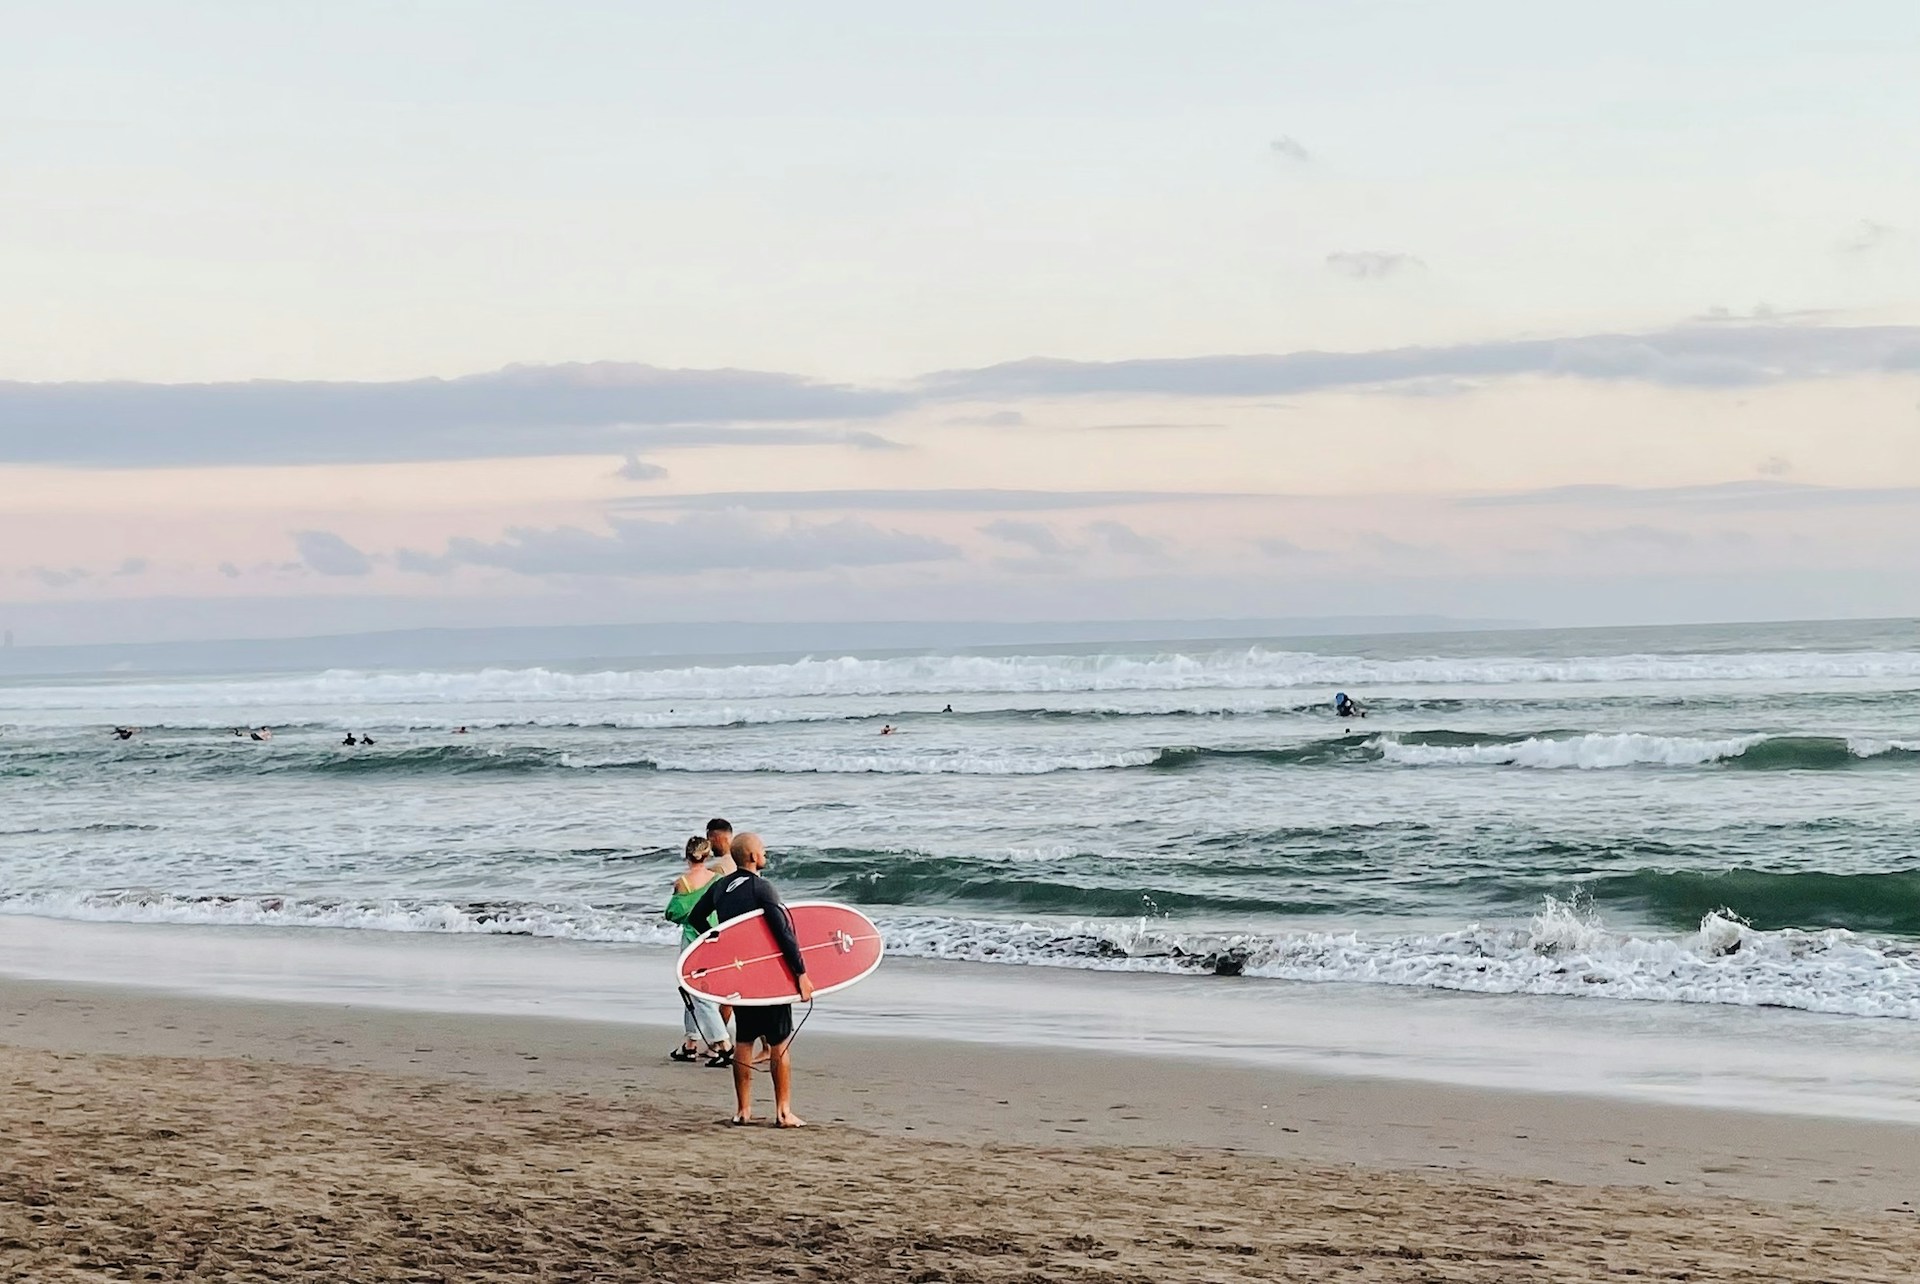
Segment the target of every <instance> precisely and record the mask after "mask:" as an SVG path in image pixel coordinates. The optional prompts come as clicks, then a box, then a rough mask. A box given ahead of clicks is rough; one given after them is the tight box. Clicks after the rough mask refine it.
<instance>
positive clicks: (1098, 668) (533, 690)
mask: <svg viewBox="0 0 1920 1284" xmlns="http://www.w3.org/2000/svg"><path fill="white" fill-rule="evenodd" d="M1819 679H1879V680H1903V679H1920V652H1914V651H1840V652H1817V651H1776V652H1756V653H1751V654H1685V655H1610V656H1578V657H1571V658H1531V657H1524V656H1486V657H1465V658H1462V657H1440V656H1431V657H1421V658H1413V659H1376V658H1369V657H1364V656H1338V655H1319V654H1315V653H1313V652H1305V651H1285V650H1274V649H1270V648H1267V647H1258V646H1256V647H1250V648H1245V649H1237V650H1213V651H1193V652H1162V653H1159V654H1149V653H1123V654H1105V655H1010V656H1009V655H994V656H986V655H929V656H904V657H890V658H883V659H869V658H860V657H855V656H835V657H817V658H814V657H810V658H807V659H802V660H795V661H792V662H788V663H781V664H736V665H697V666H691V667H685V668H672V669H620V670H605V671H600V672H593V673H570V672H566V671H562V670H554V669H545V668H528V669H482V670H478V671H474V672H445V673H440V672H419V673H390V672H369V671H360V670H350V669H335V670H329V671H327V672H324V673H319V674H314V675H310V676H287V677H263V678H256V677H246V678H226V679H219V680H183V681H174V682H152V681H149V682H138V681H132V682H128V681H116V682H90V683H81V684H67V685H35V686H25V687H19V688H15V689H13V690H11V691H9V693H8V695H9V704H10V706H12V707H14V708H16V709H19V710H22V711H35V710H41V711H44V710H53V709H100V710H103V711H107V712H109V714H110V716H121V715H120V714H119V713H118V712H115V711H118V710H123V709H128V708H140V709H155V710H165V709H203V708H207V709H224V708H231V709H256V708H275V707H318V708H327V709H339V708H346V707H354V706H366V705H401V706H406V705H428V706H444V705H465V706H480V705H490V704H514V703H562V704H564V703H577V702H600V701H608V700H628V701H648V700H662V701H665V700H688V701H694V700H708V701H720V702H725V701H728V700H768V699H802V698H817V697H851V696H863V697H867V696H906V695H948V694H955V695H961V694H967V693H1046V694H1062V693H1066V694H1076V693H1096V692H1147V691H1164V692H1174V691H1198V690H1223V691H1285V690H1290V689H1293V688H1297V687H1315V688H1327V689H1329V690H1330V689H1332V688H1333V687H1334V686H1347V687H1349V688H1351V687H1358V686H1422V685H1450V686H1479V685H1493V686H1507V685H1513V684H1517V683H1543V684H1555V683H1602V682H1663V683H1673V682H1716V681H1717V682H1751V681H1768V682H1792V681H1806V680H1819Z"/></svg>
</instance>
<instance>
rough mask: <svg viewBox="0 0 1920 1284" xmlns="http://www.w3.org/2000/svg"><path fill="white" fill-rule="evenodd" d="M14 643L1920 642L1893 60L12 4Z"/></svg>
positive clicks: (391, 6) (1913, 121)
mask: <svg viewBox="0 0 1920 1284" xmlns="http://www.w3.org/2000/svg"><path fill="white" fill-rule="evenodd" d="M5 9H6V11H7V12H6V19H7V20H6V28H7V30H8V33H9V35H8V39H7V40H6V41H5V42H0V626H4V627H6V628H9V629H11V630H12V631H13V633H14V634H15V636H16V638H17V640H18V641H19V642H20V643H22V644H30V643H36V642H50V643H66V642H88V641H144V640H158V639H169V638H181V637H195V636H243V635H244V636H260V635H264V636H271V635H279V634H296V633H310V632H316V631H355V630H362V629H378V628H400V627H417V626H422V625H490V624H519V623H617V622H628V621H662V620H665V621H675V620H681V621H721V620H736V619H752V620H771V621H778V620H824V619H832V620H861V619H869V620H880V619H886V620H938V619H969V620H1021V619H1029V620H1033V619H1045V620H1072V619H1102V618H1113V619H1121V618H1124V619H1142V618H1231V617H1307V616H1315V615H1354V614H1379V615H1401V614H1447V615H1455V616H1465V617H1476V618H1500V619H1525V620H1529V621H1538V622H1542V623H1547V624H1603V623H1638V622H1661V621H1681V620H1737V619H1758V618H1794V617H1811V616H1819V617H1826V616H1855V615H1858V616H1885V615H1907V614H1920V551H1917V550H1920V541H1916V540H1915V539H1913V537H1912V533H1913V532H1914V531H1915V530H1916V529H1920V170H1916V168H1915V167H1914V165H1913V164H1912V163H1911V158H1912V157H1913V156H1914V155H1916V154H1920V92H1916V91H1915V89H1914V87H1913V77H1912V75H1911V69H1912V68H1913V67H1914V66H1915V65H1920V8H1915V7H1914V6H1912V5H1909V4H1899V3H1875V2H1870V0H1853V2H1842V3H1836V4H1830V5H1823V6H1807V5H1802V4H1781V3H1764V2H1760V3H1743V4H1739V5H1735V4H1732V3H1701V2H1691V3H1690V2H1687V0H1668V2H1667V3H1662V4H1643V3H1633V2H1621V3H1612V4H1607V5H1598V4H1593V5H1540V4H1537V3H1525V4H1523V3H1493V2H1475V0H1462V2H1461V3H1457V4H1450V5H1445V6H1440V5H1418V4H1411V3H1405V4H1401V3H1359V4H1353V5H1343V6H1329V5H1324V4H1306V3H1302V4H1292V3H1280V2H1274V0H1269V2H1268V3H1261V4H1233V3H1215V4H1206V5H1190V4H1188V5H1180V4H1170V3H1168V4H1162V3H1128V2H1124V0H1110V2H1108V3H1099V4H1092V3H1089V4H1075V3H1064V2H1062V3H1050V4H1041V5H1036V4H1031V3H1027V4H1018V5H1015V4H997V3H983V2H978V0H976V2H974V3H969V4H965V5H958V4H954V5H945V4H929V5H914V6H902V5H884V4H878V3H872V4H868V3H836V2H833V0H821V3H817V4H814V5H809V6H772V5H762V4H727V3H714V4H708V5H703V6H697V7H694V8H691V9H690V8H688V7H686V6H668V5H664V4H659V5H656V4H650V3H641V2H638V0H628V2H623V3H585V2H584V0H547V2H545V3H542V4H539V5H533V4H524V3H521V4H505V3H487V2H485V0H463V2H461V3H452V2H447V3H430V2H413V3H407V2H404V0H402V2H399V3H393V2H385V3H362V2H360V0H331V2H330V3H317V2H315V3H300V2H296V0H288V2H286V3H280V4H275V5H258V4H247V3H241V2H240V0H229V2H224V3H211V2H201V3H193V2H190V0H176V2H173V3H157V4H156V3H107V2H104V0H94V2H90V0H74V2H72V3H66V4H62V5H58V6H52V5H25V4H20V5H6V6H5Z"/></svg>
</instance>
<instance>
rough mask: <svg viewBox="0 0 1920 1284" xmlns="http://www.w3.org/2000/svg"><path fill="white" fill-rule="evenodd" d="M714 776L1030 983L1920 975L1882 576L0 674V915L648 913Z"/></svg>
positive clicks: (655, 933) (649, 938)
mask: <svg viewBox="0 0 1920 1284" xmlns="http://www.w3.org/2000/svg"><path fill="white" fill-rule="evenodd" d="M4 672H5V670H4V668H3V667H0V674H4ZM1336 691H1346V692H1349V693H1352V694H1353V695H1354V696H1355V697H1357V698H1358V699H1359V700H1361V701H1362V702H1363V703H1364V705H1365V706H1366V708H1367V710H1368V716H1367V717H1366V718H1364V719H1345V720H1343V719H1340V718H1337V717H1335V716H1334V714H1333V710H1332V700H1333V696H1334V693H1335V692H1336ZM949 705H950V706H951V707H952V712H950V713H948V712H943V710H945V709H946V708H947V707H948V706H949ZM115 725H127V726H135V727H138V728H139V731H138V733H137V734H136V735H135V736H134V737H133V738H132V739H130V740H125V741H122V740H119V739H117V738H116V737H115V736H114V735H113V733H112V729H113V727H114V726H115ZM262 726H265V727H270V728H271V729H272V732H273V734H272V738H271V739H270V740H267V741H262V742H256V741H253V740H251V739H248V738H246V737H245V736H235V735H233V734H232V730H233V729H234V728H236V727H238V728H243V729H250V728H257V727H262ZM885 726H892V727H894V728H895V731H894V733H893V734H891V735H882V734H880V732H881V729H882V728H883V727H885ZM462 727H464V728H465V729H466V730H465V732H464V733H461V732H459V731H458V729H459V728H462ZM348 732H352V733H354V734H355V735H356V737H357V736H360V735H365V734H369V733H370V734H371V735H372V736H373V739H374V743H373V744H372V745H370V746H355V747H351V748H350V747H347V746H346V745H344V744H342V743H341V741H342V740H343V739H344V737H345V736H346V734H347V733H348ZM715 815H719V816H725V817H727V818H729V819H730V820H732V822H733V823H734V825H735V826H736V827H737V828H738V829H741V830H746V829H752V830H757V831H759V832H760V833H761V834H762V835H764V837H765V838H766V840H767V843H768V846H769V848H770V850H771V852H772V867H771V869H770V870H769V874H770V875H771V876H772V877H773V878H774V879H775V880H776V882H777V883H779V885H780V886H781V887H782V888H783V890H784V891H785V892H786V894H787V895H788V896H789V897H790V898H800V897H820V898H830V899H834V900H841V901H846V902H850V903H852V904H854V905H857V906H860V907H861V908H863V909H864V910H865V911H867V912H868V913H869V914H870V915H871V916H872V917H873V918H874V919H875V921H876V922H878V923H879V924H880V925H881V927H882V929H883V930H884V932H885V935H886V938H887V943H888V948H889V950H890V952H891V953H892V954H893V955H894V956H896V957H913V958H922V959H932V960H945V961H949V962H957V963H967V964H978V965H983V966H991V967H994V968H998V969H1006V970H1008V972H1005V973H997V974H996V975H1006V974H1011V970H1012V969H1020V970H1021V971H1020V973H1019V975H1022V976H1024V977H1028V978H1030V979H1031V980H1033V981H1034V982H1035V983H1037V984H1045V983H1046V978H1047V977H1049V976H1057V975H1058V972H1057V970H1058V969H1082V970H1088V971H1116V970H1119V971H1136V972H1155V973H1167V974H1176V975H1180V976H1185V977H1189V978H1195V979H1197V980H1198V981H1201V982H1206V981H1208V980H1209V979H1211V978H1216V977H1239V978H1242V979H1241V981H1239V982H1236V983H1235V984H1238V985H1239V986H1240V987H1241V988H1239V989H1238V990H1236V991H1235V992H1234V993H1235V996H1236V1002H1238V1003H1241V1004H1258V1003H1260V1002H1261V995H1262V993H1263V990H1262V988H1261V987H1260V986H1259V985H1257V984H1256V985H1248V984H1247V981H1248V979H1251V980H1253V981H1260V980H1263V979H1264V980H1272V981H1285V982H1292V983H1338V984H1342V985H1355V984H1357V985H1366V986H1381V987H1399V989H1400V990H1402V991H1417V990H1429V991H1450V992H1467V993H1470V994H1478V995H1553V996H1572V997H1579V998H1586V999H1605V1000H1626V1001H1632V1002H1637V1003H1644V1004H1663V1005H1711V1006H1718V1007H1737V1008H1744V1009H1752V1010H1755V1011H1756V1012H1764V1011H1776V1010H1799V1011H1803V1012H1813V1013H1827V1014H1835V1015H1838V1016H1844V1017H1852V1018H1878V1019H1881V1020H1883V1021H1891V1022H1909V1021H1915V1020H1920V624H1916V623H1915V622H1912V621H1899V622H1871V623H1858V622H1850V623H1817V624H1763V625H1730V626H1715V627H1694V628H1654V629H1622V630H1569V631H1533V632H1488V633H1434V634H1422V635H1399V636H1361V637H1316V638H1306V639H1277V638H1246V639H1237V640H1230V641H1222V640H1217V639H1208V640H1200V641H1182V640H1180V639H1177V638H1176V639H1169V640H1165V641H1157V642H1125V643H1104V644H1101V643H1080V644H1074V645H1047V646H1027V647H1022V646H1001V647H994V648H986V649H953V650H949V651H946V652H922V651H916V652H912V653H903V652H869V653H861V652H847V653H840V652H834V653H829V652H824V651H816V652H815V653H813V654H810V655H799V654H765V655H755V656H750V657H742V656H735V655H727V654H720V653H715V654H709V655H704V656H702V655H697V654H690V655H682V656H672V657H665V656H662V657H651V658H638V659H604V660H595V661H591V662H578V661H568V662H560V661H556V662H554V663H550V664H542V665H529V664H519V663H516V664H514V665H512V666H503V667H493V668H486V667H478V666H474V665H468V664H460V663H448V664H445V665H440V666H427V667H420V666H408V667H405V668H396V669H373V668H354V669H345V668H341V669H327V670H318V669H315V670H304V671H284V672H201V673H194V672H172V671H169V672H167V673H165V674H156V673H141V672H137V671H128V670H124V669H123V670H120V671H115V672H108V673H90V674H82V675H73V674H68V675H36V676H31V677H25V676H15V677H11V678H6V677H3V676H0V933H4V932H5V930H6V929H5V923H6V922H7V921H8V920H7V918H6V917H4V916H33V917H35V918H37V919H50V920H88V921H92V922H110V923H111V922H124V923H144V924H182V925H193V926H194V927H195V928H196V929H197V930H199V931H203V932H205V931H218V930H219V929H223V928H234V929H248V930H249V931H250V932H251V933H256V934H257V932H258V931H259V930H260V929H262V928H268V929H276V928H277V929H288V930H290V931H297V932H301V933H307V934H313V933H333V934H350V933H362V934H374V933H406V934H419V935H425V936H445V935H463V936H471V935H493V936H517V937H525V938H530V939H531V940H532V941H534V942H539V941H543V940H544V941H548V942H552V943H555V944H554V946H553V947H554V948H559V945H558V943H561V942H565V943H568V946H567V947H568V948H570V949H577V948H578V947H579V945H580V943H600V944H602V945H604V946H605V948H607V949H614V950H619V949H629V950H630V949H632V948H633V947H636V946H639V947H664V946H667V945H669V944H671V943H672V942H673V941H674V940H676V939H677V929H675V928H673V927H672V926H671V925H669V924H667V923H665V922H664V921H663V920H662V919H661V917H660V910H661V908H662V906H663V905H664V903H665V900H666V893H667V889H668V885H669V883H670V882H671V880H672V879H673V878H674V876H675V875H676V874H677V873H678V872H679V870H680V869H681V868H682V862H681V860H680V849H681V846H682V844H683V843H684V842H685V840H686V838H687V837H688V836H690V835H692V834H694V833H697V832H699V831H700V830H701V829H702V827H703V825H704V822H705V821H706V820H707V818H708V817H710V816H715ZM365 939H368V940H372V939H375V938H373V937H371V936H369V937H366V938H365ZM654 952H655V953H658V952H659V951H658V950H655V951H654ZM1276 992H1277V991H1276ZM1580 1006H1581V1005H1572V1007H1571V1008H1570V1010H1572V1011H1578V1010H1580ZM1587 1010H1589V1011H1593V1012H1596V1013H1597V1012H1598V1011H1600V1008H1599V1007H1589V1008H1588V1009H1587Z"/></svg>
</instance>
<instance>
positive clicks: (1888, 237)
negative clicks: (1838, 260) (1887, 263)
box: [1839, 218, 1901, 254]
mask: <svg viewBox="0 0 1920 1284" xmlns="http://www.w3.org/2000/svg"><path fill="white" fill-rule="evenodd" d="M1900 235H1901V234H1900V229H1899V228H1897V227H1895V226H1893V225H1892V224H1891V223H1881V222H1879V221H1877V220H1875V219H1870V218H1863V219H1861V220H1860V222H1859V224H1858V225H1857V226H1856V227H1855V228H1854V229H1853V230H1852V231H1851V232H1849V233H1847V235H1846V236H1844V237H1842V238H1841V240H1840V246H1839V249H1840V252H1841V253H1842V254H1870V253H1872V252H1873V251H1874V250H1877V249H1880V248H1881V247H1883V246H1886V245H1889V244H1891V243H1893V242H1894V241H1897V240H1899V239H1900Z"/></svg>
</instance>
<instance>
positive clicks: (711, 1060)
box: [667, 838, 733, 1067]
mask: <svg viewBox="0 0 1920 1284" xmlns="http://www.w3.org/2000/svg"><path fill="white" fill-rule="evenodd" d="M712 855H713V844H712V843H710V842H708V841H707V840H706V839H704V838H689V839H688V840H687V872H686V873H684V874H682V875H680V877H679V878H677V879H675V880H674V884H673V896H672V897H671V898H670V899H669V900H668V901H667V918H668V919H669V920H671V921H672V922H675V923H678V924H680V948H681V949H685V948H686V947H687V946H689V945H691V944H693V943H694V942H695V941H696V940H698V939H700V933H702V932H704V931H706V930H707V928H709V927H711V926H713V924H712V923H711V921H705V920H703V921H700V922H695V921H694V920H693V919H692V918H691V917H690V912H691V911H692V909H693V906H694V903H695V902H696V901H698V900H699V899H700V897H701V896H702V895H703V894H704V893H705V892H706V890H707V885H708V884H709V883H711V882H713V880H714V879H715V878H716V877H718V875H716V874H715V873H714V872H713V871H712V870H711V869H708V868H707V861H708V859H709V858H710V857H711V856H712ZM680 1003H681V1006H682V1007H683V1008H684V1009H685V1010H684V1011H683V1012H682V1013H681V1026H682V1028H683V1029H684V1030H685V1032H686V1036H687V1038H686V1042H684V1043H682V1044H681V1045H680V1046H679V1047H677V1048H675V1049H674V1050H673V1051H672V1052H669V1053H668V1054H667V1056H668V1057H669V1058H670V1059H671V1060H674V1061H693V1060H695V1059H697V1058H698V1057H699V1055H700V1048H701V1045H702V1044H704V1045H705V1046H706V1051H707V1064H708V1065H709V1066H713V1067H719V1066H730V1065H732V1064H733V1040H732V1039H731V1038H730V1037H728V1035H727V1022H726V1019H725V1018H724V1017H722V1016H721V1015H720V1005H719V1004H718V1003H715V1002H714V1001H713V1000H712V999H708V998H702V997H701V996H699V995H697V994H693V993H690V992H689V991H688V990H687V988H686V987H685V986H684V985H683V986H681V987H680Z"/></svg>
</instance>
